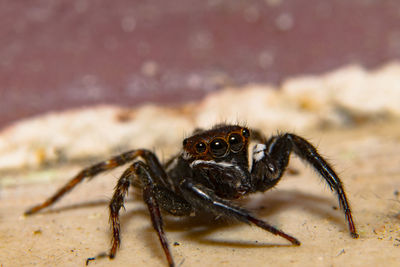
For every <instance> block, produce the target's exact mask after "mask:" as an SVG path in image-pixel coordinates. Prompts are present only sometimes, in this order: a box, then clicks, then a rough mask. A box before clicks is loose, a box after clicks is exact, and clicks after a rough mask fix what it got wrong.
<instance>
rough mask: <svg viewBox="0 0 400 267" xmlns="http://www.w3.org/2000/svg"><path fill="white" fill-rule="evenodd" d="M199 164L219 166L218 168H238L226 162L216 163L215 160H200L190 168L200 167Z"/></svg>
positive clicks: (194, 162)
mask: <svg viewBox="0 0 400 267" xmlns="http://www.w3.org/2000/svg"><path fill="white" fill-rule="evenodd" d="M199 164H206V165H218V166H221V167H236V166H235V165H233V164H232V163H230V162H224V161H221V162H215V161H214V160H201V159H198V160H195V161H193V162H192V163H191V164H190V167H192V168H193V167H194V166H196V165H199Z"/></svg>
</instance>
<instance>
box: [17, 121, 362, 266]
mask: <svg viewBox="0 0 400 267" xmlns="http://www.w3.org/2000/svg"><path fill="white" fill-rule="evenodd" d="M250 140H252V141H253V142H256V144H255V145H254V148H253V151H252V155H251V157H250V161H251V162H252V164H251V165H250V164H249V150H248V148H249V143H250ZM292 151H293V152H294V153H296V154H297V155H298V156H300V158H302V159H303V160H305V161H306V162H308V163H309V164H310V165H311V166H313V168H314V169H315V170H316V171H317V172H318V173H319V174H320V175H321V176H322V177H323V178H324V179H325V180H326V182H327V183H328V185H329V187H330V189H331V190H332V191H334V192H335V193H336V194H337V197H338V199H339V204H340V206H341V207H342V208H343V211H344V214H345V216H346V220H347V223H348V227H349V230H350V234H351V236H352V237H353V238H357V237H358V234H357V231H356V228H355V226H354V223H353V218H352V215H351V211H350V206H349V203H348V202H347V198H346V194H345V192H344V189H343V186H342V182H341V181H340V179H339V177H338V176H337V175H336V173H335V172H334V171H333V169H332V168H331V167H330V166H329V164H328V163H327V162H326V161H325V160H324V159H323V158H322V157H321V156H320V155H319V154H318V152H317V150H316V149H315V147H314V146H313V145H311V144H310V143H309V142H308V141H306V140H305V139H304V138H302V137H300V136H297V135H294V134H291V133H283V134H278V135H275V136H272V137H271V138H269V139H267V138H266V137H265V136H264V135H263V134H262V133H261V132H259V131H257V130H253V129H248V128H246V127H242V126H239V125H225V124H222V125H217V126H215V127H213V128H212V129H210V130H196V131H195V132H194V134H193V135H192V136H191V137H189V138H186V139H185V140H183V149H182V152H180V153H179V154H178V155H176V156H174V157H172V158H171V159H170V160H169V161H168V162H166V163H165V164H162V163H160V161H159V160H158V158H157V157H156V156H155V155H154V153H153V152H151V151H149V150H146V149H138V150H132V151H129V152H126V153H123V154H121V155H119V156H115V157H113V158H111V159H109V160H107V161H103V162H100V163H98V164H95V165H93V166H91V167H88V168H86V169H84V170H82V171H81V172H79V173H78V174H77V175H76V176H75V177H74V178H73V179H72V180H71V181H69V182H68V183H67V184H66V185H65V186H64V187H62V188H61V189H60V190H59V191H58V192H56V193H55V194H54V195H53V196H52V197H51V198H49V199H48V200H46V201H45V202H43V203H42V204H40V205H37V206H35V207H33V208H31V209H29V210H27V211H26V212H25V214H26V215H30V214H33V213H36V212H38V211H40V210H41V209H43V208H46V207H48V206H50V205H52V204H53V203H55V202H56V201H57V200H58V199H60V198H61V197H62V196H63V195H64V194H65V193H67V192H69V191H70V190H72V188H74V187H75V186H76V185H77V184H78V183H79V182H81V181H82V180H84V179H85V178H88V179H91V178H92V177H93V176H95V175H97V174H99V173H101V172H104V171H108V170H111V169H114V168H116V167H118V166H121V165H124V164H126V163H128V162H133V163H132V164H131V165H130V166H129V168H128V169H126V170H125V171H124V172H123V174H122V176H121V177H120V178H119V180H118V183H117V185H116V187H115V192H114V195H113V197H112V199H111V202H110V205H109V207H110V224H111V228H112V231H113V235H112V246H111V249H110V252H109V254H108V256H109V258H114V257H115V254H116V252H117V249H118V247H119V245H120V221H119V210H120V209H121V207H123V206H124V200H125V197H126V195H127V193H128V189H129V187H130V186H131V185H132V186H134V187H136V188H139V189H140V190H141V191H142V193H143V200H144V202H145V203H146V205H147V207H148V210H149V213H150V217H151V221H152V224H153V227H154V229H155V230H156V232H157V235H158V237H159V239H160V242H161V245H162V248H163V250H164V252H165V255H166V257H167V261H168V264H169V266H174V260H173V258H172V254H171V251H170V249H169V246H168V241H167V238H166V235H165V233H164V230H163V220H162V216H161V212H160V211H161V210H163V211H166V212H168V213H170V214H172V215H175V216H189V215H191V214H193V213H194V212H196V211H203V212H204V211H205V212H209V213H213V214H215V215H217V216H226V217H230V218H236V219H237V220H239V221H242V222H246V223H252V224H255V225H257V226H258V227H260V228H262V229H264V230H267V231H268V232H270V233H272V234H275V235H279V236H281V237H283V238H285V239H287V240H288V241H289V242H291V243H292V244H293V245H296V246H297V245H300V242H299V241H298V240H297V239H296V238H294V237H292V236H290V235H288V234H286V233H284V232H282V231H281V230H279V229H277V228H276V227H274V226H272V225H270V224H268V223H267V222H265V221H263V220H260V219H258V218H256V217H255V216H254V215H252V214H251V213H250V212H249V211H247V210H246V209H244V208H242V207H240V206H238V205H237V204H234V203H233V202H232V200H233V199H238V198H241V197H243V196H246V195H248V194H250V193H255V192H259V191H261V192H264V191H267V190H268V189H270V188H272V187H273V186H275V185H276V184H277V183H278V182H279V180H280V179H281V177H282V175H283V173H284V171H285V169H286V167H287V165H288V162H289V156H290V153H291V152H292ZM137 158H141V159H142V160H136V159H137Z"/></svg>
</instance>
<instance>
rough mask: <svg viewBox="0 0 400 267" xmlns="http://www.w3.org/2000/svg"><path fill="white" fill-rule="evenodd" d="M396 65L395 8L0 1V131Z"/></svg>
mask: <svg viewBox="0 0 400 267" xmlns="http://www.w3.org/2000/svg"><path fill="white" fill-rule="evenodd" d="M399 58H400V1H398V0H353V1H346V0H331V1H328V0H265V1H245V0H243V1H239V0H235V1H232V0H227V1H223V0H209V1H199V0H169V1H161V0H160V1H129V0H120V1H108V0H96V1H88V0H87V1H86V0H75V1H72V0H41V1H15V0H0V127H3V126H5V125H6V124H8V123H9V122H11V121H14V120H16V119H20V118H23V117H26V116H31V115H35V114H39V113H41V112H46V111H49V110H60V109H66V108H69V107H77V106H84V105H90V104H96V103H110V104H120V105H125V106H131V107H132V106H135V105H139V104H142V103H145V102H155V103H168V104H171V103H172V104H173V103H180V102H183V101H186V100H190V99H196V98H200V97H202V96H204V95H205V94H207V92H209V91H213V90H216V89H218V88H220V87H221V86H224V85H242V84H246V83H253V82H270V83H275V84H277V83H279V82H280V81H281V80H282V79H284V78H285V77H288V76H293V75H299V74H304V73H321V72H324V71H327V70H330V69H333V68H336V67H339V66H342V65H345V64H349V63H359V64H362V65H364V66H366V67H374V66H377V65H379V64H382V63H384V62H387V61H389V60H394V59H399Z"/></svg>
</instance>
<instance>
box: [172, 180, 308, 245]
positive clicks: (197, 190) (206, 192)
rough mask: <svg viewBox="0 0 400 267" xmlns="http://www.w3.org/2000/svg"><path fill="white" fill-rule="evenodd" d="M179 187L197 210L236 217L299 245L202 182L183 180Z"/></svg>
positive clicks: (290, 237)
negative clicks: (219, 195)
mask: <svg viewBox="0 0 400 267" xmlns="http://www.w3.org/2000/svg"><path fill="white" fill-rule="evenodd" d="M180 189H181V191H182V193H183V196H184V197H185V199H186V200H187V201H188V202H189V203H191V204H192V205H193V206H194V207H195V208H197V209H199V210H205V211H208V212H210V211H211V212H213V213H214V214H216V215H218V216H220V215H224V216H226V217H228V218H236V219H238V220H239V221H242V222H245V223H253V224H255V225H257V226H258V227H260V228H262V229H264V230H266V231H268V232H270V233H272V234H274V235H279V236H281V237H283V238H285V239H286V240H288V241H289V242H290V243H292V244H293V245H296V246H298V245H300V241H298V240H297V239H296V238H294V237H292V236H290V235H288V234H286V233H284V232H283V231H281V230H279V229H278V228H276V227H274V226H272V225H270V224H268V223H267V222H265V221H263V220H260V219H258V218H256V217H254V216H253V215H251V214H250V212H249V211H247V210H246V209H244V208H241V207H238V206H236V205H235V204H233V203H232V202H231V201H229V200H227V199H223V198H221V197H218V196H217V195H216V194H215V192H213V190H211V189H209V188H207V187H206V186H204V185H202V184H198V183H197V184H195V183H194V182H192V181H190V180H184V181H183V182H182V183H181V184H180Z"/></svg>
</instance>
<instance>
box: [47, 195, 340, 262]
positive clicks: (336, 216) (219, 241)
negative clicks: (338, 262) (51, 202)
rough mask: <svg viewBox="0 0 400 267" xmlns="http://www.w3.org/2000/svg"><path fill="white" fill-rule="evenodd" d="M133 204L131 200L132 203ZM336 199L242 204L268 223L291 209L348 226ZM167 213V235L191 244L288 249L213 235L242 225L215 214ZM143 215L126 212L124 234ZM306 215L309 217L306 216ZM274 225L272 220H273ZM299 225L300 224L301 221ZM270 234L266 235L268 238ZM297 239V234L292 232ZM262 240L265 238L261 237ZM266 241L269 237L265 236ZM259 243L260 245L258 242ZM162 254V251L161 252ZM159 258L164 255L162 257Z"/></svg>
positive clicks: (150, 240) (269, 198) (150, 238)
mask: <svg viewBox="0 0 400 267" xmlns="http://www.w3.org/2000/svg"><path fill="white" fill-rule="evenodd" d="M129 201H132V200H129ZM108 202H109V201H107V200H97V201H88V202H84V203H77V204H73V205H68V206H63V207H59V208H55V209H50V210H46V211H43V213H58V212H63V211H68V210H74V209H77V208H90V207H97V206H105V205H107V204H108ZM334 203H335V202H334V199H333V198H332V197H330V196H317V195H312V194H308V193H305V192H301V191H298V190H275V191H270V192H268V193H267V194H264V195H260V196H258V197H256V198H255V199H253V200H251V205H248V204H246V203H245V202H243V205H244V206H245V207H247V208H248V209H249V210H251V211H252V213H253V214H254V215H256V217H258V218H261V219H263V220H265V221H267V222H268V221H269V222H270V223H271V220H270V219H268V218H271V217H274V215H275V214H278V213H284V212H290V210H299V209H300V210H305V211H306V212H307V213H311V214H314V215H317V216H319V217H321V218H329V221H332V222H333V223H335V224H338V225H342V227H343V228H345V227H346V225H345V221H344V218H343V214H342V212H341V211H340V210H333V209H332V206H333V205H334ZM165 215H167V214H165V213H164V216H163V220H164V225H165V226H164V229H165V232H166V233H167V235H168V232H185V234H184V236H185V237H186V238H188V239H190V240H191V241H194V242H199V243H202V244H207V245H214V246H230V247H247V248H250V247H289V246H291V244H288V242H286V241H285V240H283V241H282V242H279V243H269V242H268V241H267V242H263V241H261V242H260V240H248V241H243V240H234V239H229V240H228V239H223V238H219V237H218V238H217V237H215V236H213V233H214V232H217V231H223V230H225V229H227V228H232V227H237V226H238V225H240V224H242V223H241V222H238V221H232V220H229V219H224V218H221V219H215V217H214V215H211V214H207V213H200V214H198V215H197V216H194V217H181V218H177V217H173V216H165ZM136 216H144V217H148V211H147V210H146V208H145V207H143V208H139V209H135V210H132V211H129V210H128V211H127V213H125V214H124V213H122V214H121V227H122V231H123V228H124V225H127V224H128V223H129V222H131V220H132V219H133V217H136ZM305 216H307V215H305ZM272 224H273V221H272ZM299 224H300V221H299ZM148 227H149V231H146V240H145V242H146V243H147V245H148V246H150V247H152V248H153V249H152V251H158V250H159V244H158V241H157V240H158V238H157V236H156V235H155V234H154V232H153V231H152V226H151V225H149V226H148ZM282 230H283V231H285V226H284V225H283V226H282ZM268 234H269V233H267V232H266V235H268ZM291 234H293V235H294V236H295V237H296V233H295V232H291ZM261 239H262V237H261ZM266 239H268V237H267V236H266ZM256 241H257V242H256ZM160 253H161V251H160ZM160 256H162V255H161V254H160Z"/></svg>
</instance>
